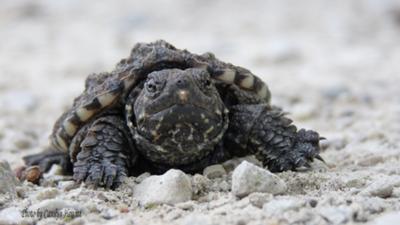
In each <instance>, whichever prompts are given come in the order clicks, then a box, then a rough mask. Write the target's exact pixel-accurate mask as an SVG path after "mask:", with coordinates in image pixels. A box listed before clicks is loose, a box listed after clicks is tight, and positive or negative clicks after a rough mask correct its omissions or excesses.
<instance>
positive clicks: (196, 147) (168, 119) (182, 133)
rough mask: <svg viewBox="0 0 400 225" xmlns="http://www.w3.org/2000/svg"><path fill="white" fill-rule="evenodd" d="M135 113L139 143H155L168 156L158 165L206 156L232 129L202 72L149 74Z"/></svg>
mask: <svg viewBox="0 0 400 225" xmlns="http://www.w3.org/2000/svg"><path fill="white" fill-rule="evenodd" d="M133 114H134V117H133V118H134V120H135V121H131V122H132V123H133V124H134V126H135V131H136V132H135V133H136V137H135V139H142V141H145V142H146V143H147V144H146V146H147V148H148V145H152V146H153V147H154V149H155V150H154V151H156V152H157V153H159V154H161V155H162V156H163V157H166V158H165V159H161V160H160V161H163V162H165V161H167V162H172V161H174V162H172V164H175V163H182V162H183V161H184V160H182V159H185V158H192V159H193V160H197V159H198V158H200V157H201V156H205V155H206V154H207V153H208V152H210V151H211V150H212V149H213V148H214V146H215V144H216V143H218V142H219V141H220V140H221V138H222V136H223V134H224V132H225V130H226V128H227V126H228V115H227V114H228V110H227V109H226V107H225V105H224V103H223V101H222V100H221V97H220V95H219V93H218V91H217V89H216V87H215V85H214V82H213V80H212V79H211V77H210V74H209V73H208V72H207V71H206V70H204V69H193V68H191V69H186V70H180V69H166V70H161V71H156V72H152V73H150V74H149V75H148V78H147V80H146V82H145V83H144V86H143V89H142V90H141V93H140V94H139V95H138V97H137V99H136V101H135V102H134V105H133ZM139 142H141V141H139ZM139 145H140V143H139ZM148 152H149V151H148V150H147V149H146V153H148ZM153 156H154V154H153V155H151V156H150V160H152V159H153ZM155 161H157V160H155ZM175 161H176V162H175ZM188 163H189V162H188Z"/></svg>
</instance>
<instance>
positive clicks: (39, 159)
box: [22, 148, 72, 175]
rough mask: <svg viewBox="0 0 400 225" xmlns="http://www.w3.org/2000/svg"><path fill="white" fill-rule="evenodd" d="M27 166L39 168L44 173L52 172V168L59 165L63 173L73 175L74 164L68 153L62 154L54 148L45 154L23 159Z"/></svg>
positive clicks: (28, 156)
mask: <svg viewBox="0 0 400 225" xmlns="http://www.w3.org/2000/svg"><path fill="white" fill-rule="evenodd" d="M22 159H23V160H24V162H25V165H27V166H35V165H37V166H39V167H40V170H41V171H42V172H47V171H49V170H50V168H51V166H52V165H54V164H58V165H60V166H61V168H62V170H63V173H64V174H66V175H70V174H72V163H71V160H70V158H69V155H68V153H65V152H60V151H58V150H55V149H53V148H49V149H48V150H45V151H44V152H41V153H37V154H32V155H27V156H24V157H23V158H22Z"/></svg>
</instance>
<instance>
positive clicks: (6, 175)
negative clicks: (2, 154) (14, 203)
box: [0, 161, 19, 198]
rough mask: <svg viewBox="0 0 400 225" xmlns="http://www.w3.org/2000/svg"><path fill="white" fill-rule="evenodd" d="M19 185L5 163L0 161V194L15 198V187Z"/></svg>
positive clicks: (8, 165)
mask: <svg viewBox="0 0 400 225" xmlns="http://www.w3.org/2000/svg"><path fill="white" fill-rule="evenodd" d="M17 185H19V181H18V179H17V177H15V175H14V173H13V172H12V170H11V168H10V164H8V162H7V161H0V194H7V195H9V196H10V197H11V198H15V197H17V189H16V186H17Z"/></svg>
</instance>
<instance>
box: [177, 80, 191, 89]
mask: <svg viewBox="0 0 400 225" xmlns="http://www.w3.org/2000/svg"><path fill="white" fill-rule="evenodd" d="M187 83H188V82H187V80H185V79H183V78H182V79H177V80H176V85H177V86H178V87H180V88H184V87H186V86H187Z"/></svg>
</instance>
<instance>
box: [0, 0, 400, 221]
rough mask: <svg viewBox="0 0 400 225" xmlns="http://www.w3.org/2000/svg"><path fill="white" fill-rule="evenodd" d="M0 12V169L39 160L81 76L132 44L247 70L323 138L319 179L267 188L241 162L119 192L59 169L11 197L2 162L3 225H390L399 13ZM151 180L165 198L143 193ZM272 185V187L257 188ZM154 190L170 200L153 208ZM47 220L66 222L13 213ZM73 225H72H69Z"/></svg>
mask: <svg viewBox="0 0 400 225" xmlns="http://www.w3.org/2000/svg"><path fill="white" fill-rule="evenodd" d="M1 5H2V6H1V8H0V37H1V41H0V77H1V79H0V159H1V160H7V161H8V163H9V164H10V165H11V167H12V168H16V167H17V166H20V165H22V160H21V156H23V155H26V154H31V153H36V152H39V151H41V150H42V149H43V148H45V147H46V145H47V144H48V136H49V135H50V131H51V128H52V125H53V123H54V121H55V119H56V118H57V117H58V116H59V115H60V114H61V113H62V111H63V110H64V109H65V108H66V107H68V106H69V105H70V104H71V103H72V99H73V98H74V97H75V96H77V95H78V94H79V93H80V92H81V91H82V89H83V82H84V79H85V77H86V76H87V75H88V74H90V73H93V72H101V71H107V70H111V69H112V68H113V66H114V65H115V64H116V63H117V62H118V61H119V59H120V58H123V57H125V56H127V55H128V54H129V51H130V48H131V47H132V46H133V45H134V43H136V42H150V41H154V40H157V39H165V40H167V41H168V42H171V43H173V44H174V45H176V46H177V47H178V48H187V49H189V50H190V51H193V52H196V53H202V52H206V51H211V52H214V53H215V55H216V56H217V57H219V58H220V59H222V60H224V61H228V62H232V63H233V64H236V65H241V66H243V67H246V68H249V69H251V71H252V72H253V73H255V74H257V75H259V76H260V77H261V78H262V79H263V80H265V81H266V82H267V83H268V84H269V86H270V88H271V91H272V94H273V98H272V102H273V104H276V105H279V106H281V107H283V108H284V109H285V110H286V111H288V112H290V116H291V117H292V118H293V119H294V121H295V123H296V125H298V126H299V127H305V128H310V129H311V128H312V129H315V130H317V131H319V132H320V133H321V134H322V135H323V136H324V137H326V138H327V141H325V142H324V143H323V149H324V151H323V153H322V156H323V158H325V160H326V162H327V166H325V165H323V164H314V165H313V169H312V170H311V171H304V172H284V173H280V174H276V176H275V175H273V174H270V173H269V172H268V171H266V170H263V169H261V168H259V167H257V166H255V165H257V164H258V162H257V161H255V160H254V159H253V158H251V157H250V158H246V160H247V161H250V162H251V164H250V163H242V164H241V165H240V166H239V168H238V169H237V170H235V172H233V170H234V167H235V166H237V165H239V164H240V162H241V161H243V160H244V159H235V160H231V161H229V162H227V163H224V164H223V165H217V166H214V167H212V168H209V169H208V170H207V171H204V174H203V175H201V174H196V175H193V176H192V175H186V174H183V173H181V172H180V171H175V170H172V171H169V172H168V173H167V174H164V175H163V176H161V177H159V176H150V174H143V175H141V176H139V177H137V178H134V177H132V178H129V179H128V180H127V181H126V183H125V184H124V185H123V186H122V187H121V188H120V189H119V190H117V191H104V190H93V189H90V188H87V187H85V186H84V185H81V186H77V185H74V183H73V182H71V178H70V177H67V176H60V175H57V168H56V167H54V168H53V170H52V172H51V173H50V174H48V175H47V176H46V177H45V178H44V179H43V180H42V182H41V183H42V185H41V186H37V185H33V184H31V183H27V182H24V183H21V184H18V182H17V181H15V179H14V177H13V176H12V174H11V173H10V171H9V168H8V165H7V163H4V162H2V163H0V177H1V178H0V187H1V188H0V210H1V211H0V224H35V223H37V224H71V225H72V224H75V225H78V224H97V223H102V224H107V223H108V224H190V225H197V224H206V225H208V224H235V225H244V224H249V225H250V224H362V223H367V224H394V223H396V222H398V221H399V220H400V212H398V211H400V147H399V143H400V97H399V96H400V89H399V84H400V63H399V62H400V45H399V44H398V43H399V41H400V2H399V1H396V0H352V1H349V0H339V1H322V0H320V1H317V0H309V1H301V2H300V1H297V0H285V1H264V0H256V1H251V2H249V1H245V0H239V1H235V2H233V1H228V0H218V1H211V0H205V1H187V0H174V1H166V0H163V1H128V0H126V1H113V2H112V3H111V2H108V3H106V2H101V1H78V0H69V1H66V0H60V1H50V0H48V1H44V0H37V1H28V0H26V1H25V0H18V1H15V0H4V1H2V3H1ZM232 174H233V175H232ZM243 174H250V175H251V174H261V175H260V176H261V177H262V180H261V182H264V183H263V184H265V185H266V186H260V187H257V188H255V187H254V186H253V187H243V186H242V185H239V186H238V185H237V184H238V183H237V182H239V183H240V182H241V180H240V179H243V177H244V176H243ZM149 176H150V177H149ZM160 179H161V180H165V181H166V182H164V185H165V186H161V187H159V186H157V185H155V184H154V183H157V181H160ZM269 179H272V180H277V183H278V184H279V185H278V186H279V187H276V186H274V187H270V186H268V185H271V182H269V181H271V180H269ZM278 181H279V182H278ZM268 182H269V183H268ZM152 183H153V184H152ZM275 183H276V182H275ZM257 184H258V183H257ZM146 185H147V186H146ZM147 187H150V188H147ZM266 187H267V188H266ZM246 188H247V189H246ZM159 190H165V191H171V192H168V193H175V194H174V195H173V196H174V197H171V196H164V197H160V198H163V199H161V200H160V199H157V198H155V197H154V193H157V192H158V191H159ZM177 190H183V191H177ZM271 190H274V191H271ZM10 193H11V194H10ZM143 193H145V194H143ZM152 195H153V197H152ZM143 196H145V197H143ZM146 196H147V197H146ZM238 196H239V197H238ZM157 201H162V202H165V203H168V204H161V205H160V204H159V203H160V202H157ZM56 208H58V209H62V210H63V211H62V212H63V213H64V216H63V217H62V218H54V217H53V218H40V217H39V216H38V215H36V216H34V217H24V216H26V215H25V214H24V213H23V212H24V211H23V210H24V209H27V211H30V212H34V211H40V210H42V211H43V210H48V211H52V210H53V211H54V210H55V209H56ZM396 211H397V212H396ZM77 212H78V213H79V212H80V213H82V215H81V216H80V217H76V218H74V216H76V215H74V214H72V213H77ZM68 213H69V214H68ZM78 216H79V215H78Z"/></svg>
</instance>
